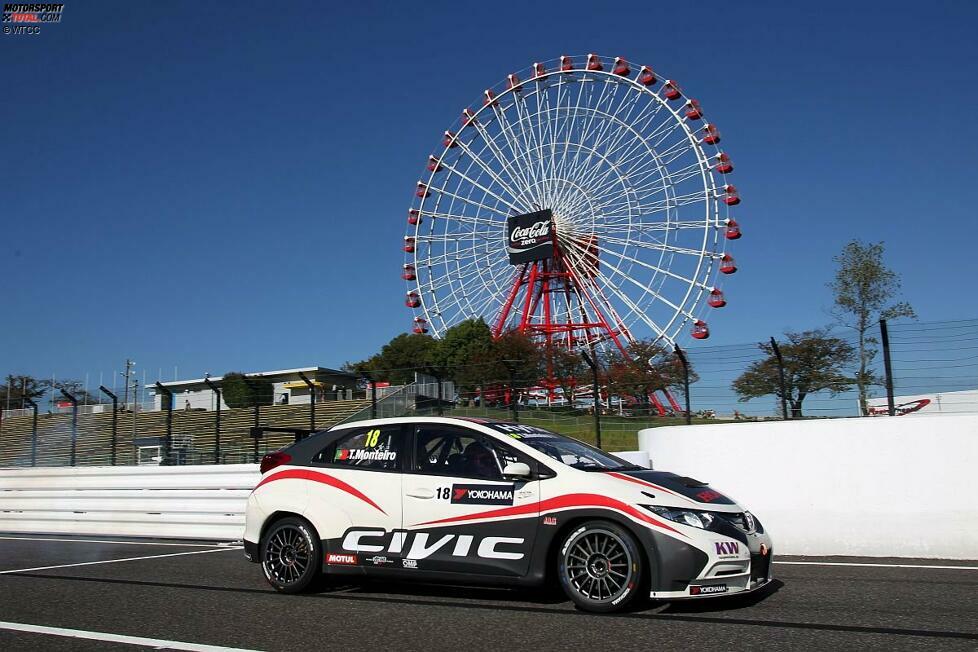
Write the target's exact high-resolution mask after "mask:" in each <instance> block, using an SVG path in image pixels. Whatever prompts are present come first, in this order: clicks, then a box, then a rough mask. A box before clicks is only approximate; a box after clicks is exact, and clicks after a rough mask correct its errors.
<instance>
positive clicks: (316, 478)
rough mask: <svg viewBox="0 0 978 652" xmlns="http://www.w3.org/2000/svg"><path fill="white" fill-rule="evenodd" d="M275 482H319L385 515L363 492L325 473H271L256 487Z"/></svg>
mask: <svg viewBox="0 0 978 652" xmlns="http://www.w3.org/2000/svg"><path fill="white" fill-rule="evenodd" d="M275 480H312V481H313V482H321V483H322V484H327V485H329V486H331V487H335V488H337V489H339V490H340V491H345V492H346V493H348V494H350V495H351V496H355V497H356V498H359V499H360V500H362V501H363V502H365V503H367V504H368V505H370V506H371V507H373V508H374V509H377V510H379V511H380V512H381V513H382V514H387V512H385V511H384V510H382V509H380V505H378V504H377V503H375V502H374V501H372V500H370V499H369V498H367V497H366V496H365V495H364V494H363V492H361V491H360V490H359V489H357V488H356V487H353V486H351V485H349V484H347V483H346V482H343V481H342V480H340V479H339V478H334V477H333V476H331V475H326V474H325V473H318V472H316V471H309V470H308V469H286V470H285V471H279V472H278V473H273V474H272V475H270V476H268V477H267V478H265V479H264V480H262V481H261V482H259V483H258V486H257V487H255V489H258V487H260V486H262V485H263V484H268V483H269V482H274V481H275Z"/></svg>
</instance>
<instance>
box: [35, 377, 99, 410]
mask: <svg viewBox="0 0 978 652" xmlns="http://www.w3.org/2000/svg"><path fill="white" fill-rule="evenodd" d="M45 384H47V385H48V386H49V387H51V388H52V389H54V390H55V394H56V398H57V397H60V396H61V392H60V391H59V390H64V391H66V392H68V393H69V394H71V395H72V396H74V397H75V400H77V401H78V404H79V405H90V404H92V403H98V402H99V400H98V397H97V396H94V395H93V394H92V393H91V392H89V391H88V390H87V389H85V386H84V384H83V383H82V381H80V380H57V381H55V382H54V384H53V385H52V384H51V381H50V380H48V381H45Z"/></svg>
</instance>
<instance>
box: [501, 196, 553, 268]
mask: <svg viewBox="0 0 978 652" xmlns="http://www.w3.org/2000/svg"><path fill="white" fill-rule="evenodd" d="M552 218H553V213H551V212H550V210H549V209H547V210H542V211H537V212H535V213H527V214H525V215H516V216H514V217H510V218H509V229H508V231H507V235H508V238H509V239H508V241H507V246H506V250H507V251H508V252H509V263H510V265H518V264H519V263H529V262H532V261H534V260H543V259H545V258H550V257H551V256H552V255H553V221H552Z"/></svg>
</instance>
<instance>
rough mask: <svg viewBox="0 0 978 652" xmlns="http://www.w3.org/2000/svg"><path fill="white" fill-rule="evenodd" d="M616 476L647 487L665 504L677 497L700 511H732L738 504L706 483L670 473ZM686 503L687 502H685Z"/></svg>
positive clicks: (625, 473)
mask: <svg viewBox="0 0 978 652" xmlns="http://www.w3.org/2000/svg"><path fill="white" fill-rule="evenodd" d="M610 475H614V476H615V477H617V478H618V479H619V480H624V481H627V482H629V483H631V484H633V485H645V487H646V489H645V490H644V491H645V492H646V493H649V494H653V495H654V496H655V498H656V499H658V500H661V501H662V502H664V503H671V502H673V500H672V499H674V498H675V497H676V496H677V495H678V496H681V497H682V498H686V499H688V500H691V501H693V502H695V503H699V504H700V505H701V507H700V509H716V508H719V510H718V511H731V510H730V508H737V509H739V507H738V506H737V503H736V502H735V501H733V500H732V499H731V498H729V497H727V496H725V495H724V494H722V493H720V492H719V491H717V490H716V489H712V488H711V487H710V485H709V484H708V483H706V482H703V481H700V480H697V479H695V478H690V477H688V476H684V475H677V474H675V473H669V472H668V471H651V470H650V471H619V472H616V473H613V474H610ZM683 502H684V503H685V501H683Z"/></svg>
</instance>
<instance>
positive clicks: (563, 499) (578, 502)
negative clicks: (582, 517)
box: [415, 494, 686, 536]
mask: <svg viewBox="0 0 978 652" xmlns="http://www.w3.org/2000/svg"><path fill="white" fill-rule="evenodd" d="M567 507H579V508H583V507H606V508H610V509H616V510H618V511H620V512H625V513H626V514H628V515H629V516H631V517H633V518H636V519H638V520H640V521H643V522H645V523H648V524H649V525H652V526H654V527H658V528H662V529H663V530H669V531H670V532H675V533H676V534H678V535H680V536H686V535H684V534H683V533H682V532H680V531H679V530H676V529H675V528H672V527H669V526H668V525H666V524H665V523H663V522H662V521H660V520H658V519H654V518H652V517H651V516H649V515H648V514H644V513H642V512H641V511H639V510H638V509H636V508H635V507H632V506H631V505H629V504H627V503H623V502H621V501H620V500H615V499H614V498H609V497H607V496H599V495H597V494H568V495H566V496H557V497H556V498H548V499H547V500H542V501H540V503H531V504H528V505H519V506H517V507H503V508H501V509H491V510H489V511H486V512H477V513H475V514H466V515H464V516H453V517H451V518H442V519H438V520H436V521H425V522H424V523H417V524H416V525H415V527H417V526H418V525H440V524H443V523H458V522H460V521H474V520H477V519H483V518H503V517H506V516H522V515H524V514H536V513H537V512H538V511H539V512H540V513H541V514H543V513H545V512H549V511H552V510H555V509H564V508H567Z"/></svg>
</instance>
